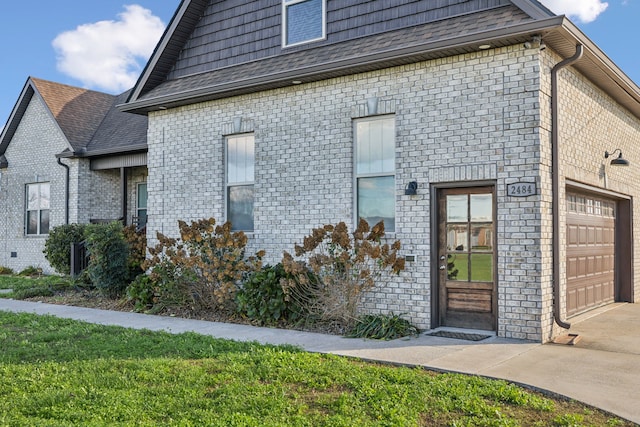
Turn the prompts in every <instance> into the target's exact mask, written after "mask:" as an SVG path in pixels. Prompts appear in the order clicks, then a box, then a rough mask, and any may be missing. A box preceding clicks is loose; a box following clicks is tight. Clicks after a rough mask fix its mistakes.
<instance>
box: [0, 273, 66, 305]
mask: <svg viewBox="0 0 640 427" xmlns="http://www.w3.org/2000/svg"><path fill="white" fill-rule="evenodd" d="M72 286H73V285H72V284H71V281H70V280H69V278H67V277H59V276H38V277H28V276H17V275H0V289H10V290H11V292H9V293H6V294H1V295H0V296H2V297H4V298H14V299H24V298H30V297H37V296H51V295H53V293H54V292H55V291H59V290H63V289H67V288H70V287H72Z"/></svg>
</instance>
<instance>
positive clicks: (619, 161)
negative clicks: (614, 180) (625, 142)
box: [604, 148, 629, 166]
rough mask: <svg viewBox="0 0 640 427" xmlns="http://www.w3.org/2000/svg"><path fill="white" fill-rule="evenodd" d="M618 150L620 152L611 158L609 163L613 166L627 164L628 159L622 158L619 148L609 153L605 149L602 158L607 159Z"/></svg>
mask: <svg viewBox="0 0 640 427" xmlns="http://www.w3.org/2000/svg"><path fill="white" fill-rule="evenodd" d="M618 151H619V152H620V154H619V155H618V157H616V158H615V159H613V160H611V165H613V166H629V160H627V159H623V158H622V150H621V149H619V148H616V149H615V150H613V151H612V152H611V153H609V152H608V151H605V152H604V158H605V159H608V158H609V157H613V155H614V154H616V152H618Z"/></svg>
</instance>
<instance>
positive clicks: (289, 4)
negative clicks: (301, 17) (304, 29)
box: [282, 0, 327, 47]
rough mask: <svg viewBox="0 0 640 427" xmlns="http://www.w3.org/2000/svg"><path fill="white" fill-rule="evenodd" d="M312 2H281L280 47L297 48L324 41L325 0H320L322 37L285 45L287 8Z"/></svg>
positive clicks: (284, 0) (325, 23)
mask: <svg viewBox="0 0 640 427" xmlns="http://www.w3.org/2000/svg"><path fill="white" fill-rule="evenodd" d="M308 1H313V0H282V47H292V46H299V45H302V44H305V43H311V42H315V41H318V40H324V39H326V38H327V0H320V1H321V2H322V36H320V37H316V38H314V39H309V40H303V41H300V42H297V43H291V44H287V35H288V32H287V29H288V27H287V24H288V22H287V17H288V14H287V8H288V7H289V6H293V5H295V4H299V3H305V2H308Z"/></svg>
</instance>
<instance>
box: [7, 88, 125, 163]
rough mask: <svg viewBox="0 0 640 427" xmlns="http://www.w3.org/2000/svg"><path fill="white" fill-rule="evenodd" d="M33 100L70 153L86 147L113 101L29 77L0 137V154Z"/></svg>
mask: <svg viewBox="0 0 640 427" xmlns="http://www.w3.org/2000/svg"><path fill="white" fill-rule="evenodd" d="M34 96H38V97H39V98H40V99H41V100H42V102H43V103H44V105H45V106H46V107H47V110H48V111H49V113H50V114H51V117H52V119H53V120H54V121H55V122H56V123H57V125H58V127H59V128H60V130H61V131H62V133H63V134H64V136H65V138H66V139H67V142H68V144H69V149H70V150H71V151H78V150H80V149H82V148H84V147H86V145H87V144H88V143H89V141H90V140H91V137H92V136H93V134H94V132H95V131H96V129H97V128H98V126H99V125H100V122H101V121H102V119H103V118H104V115H105V114H106V113H107V111H108V110H109V108H111V107H112V105H113V102H114V100H115V97H114V96H113V95H108V94H106V93H101V92H95V91H91V90H87V89H81V88H77V87H73V86H69V85H64V84H60V83H54V82H50V81H47V80H41V79H37V78H33V77H29V78H28V79H27V82H26V83H25V86H24V88H23V89H22V92H21V93H20V97H19V98H18V101H17V102H16V105H15V106H14V108H13V110H12V112H11V115H10V116H9V119H8V121H7V124H6V126H5V128H4V130H3V132H2V134H1V135H0V154H4V152H5V151H6V149H7V147H8V146H9V142H10V141H11V139H12V138H13V135H14V134H15V132H16V130H17V128H18V126H19V124H20V122H21V121H22V118H23V116H24V114H25V112H26V110H27V107H28V106H29V103H30V102H31V100H32V98H33V97H34Z"/></svg>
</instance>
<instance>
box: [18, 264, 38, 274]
mask: <svg viewBox="0 0 640 427" xmlns="http://www.w3.org/2000/svg"><path fill="white" fill-rule="evenodd" d="M18 276H27V277H40V276H42V269H41V268H40V267H34V266H31V265H30V266H29V267H27V268H25V269H24V270H22V271H21V272H19V273H18Z"/></svg>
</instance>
